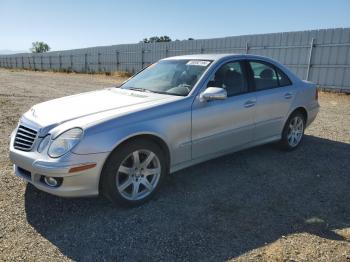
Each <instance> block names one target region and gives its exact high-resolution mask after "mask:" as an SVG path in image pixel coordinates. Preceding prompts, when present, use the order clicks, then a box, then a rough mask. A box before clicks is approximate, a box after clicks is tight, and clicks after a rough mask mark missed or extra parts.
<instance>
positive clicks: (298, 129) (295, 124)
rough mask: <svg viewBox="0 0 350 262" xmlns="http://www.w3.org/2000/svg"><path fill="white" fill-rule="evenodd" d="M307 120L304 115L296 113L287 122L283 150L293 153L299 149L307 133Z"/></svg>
mask: <svg viewBox="0 0 350 262" xmlns="http://www.w3.org/2000/svg"><path fill="white" fill-rule="evenodd" d="M305 122H306V119H305V117H304V115H303V114H302V113H301V112H299V111H296V112H294V113H293V114H292V115H291V116H290V117H289V118H288V120H287V122H286V124H285V126H284V128H283V132H282V139H281V141H280V145H281V146H282V148H283V149H285V150H288V151H291V150H294V149H295V148H297V147H298V146H299V145H300V143H301V141H302V139H303V137H304V131H305Z"/></svg>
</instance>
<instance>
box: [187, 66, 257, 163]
mask: <svg viewBox="0 0 350 262" xmlns="http://www.w3.org/2000/svg"><path fill="white" fill-rule="evenodd" d="M244 68H245V67H244V63H242V62H239V61H233V62H229V63H226V64H224V65H222V66H221V67H220V68H219V69H218V70H217V71H216V72H215V73H214V74H213V75H212V76H211V78H210V80H209V81H208V83H207V85H206V87H221V88H225V89H226V91H227V94H228V97H227V98H226V99H225V100H212V101H204V102H201V101H200V99H199V96H198V97H197V98H196V99H195V101H194V103H193V106H192V158H193V159H196V158H201V157H205V156H210V155H213V154H218V153H224V152H225V151H230V150H234V149H235V148H237V149H238V148H240V147H242V146H244V145H245V144H247V143H249V142H250V141H251V140H252V139H253V130H254V114H255V104H256V97H255V94H254V93H250V92H248V84H247V78H246V72H245V70H244ZM202 91H204V90H202Z"/></svg>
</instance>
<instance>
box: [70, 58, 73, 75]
mask: <svg viewBox="0 0 350 262" xmlns="http://www.w3.org/2000/svg"><path fill="white" fill-rule="evenodd" d="M69 59H70V70H71V71H73V55H70V56H69Z"/></svg>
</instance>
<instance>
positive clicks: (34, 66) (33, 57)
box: [32, 56, 36, 71]
mask: <svg viewBox="0 0 350 262" xmlns="http://www.w3.org/2000/svg"><path fill="white" fill-rule="evenodd" d="M32 59H33V69H34V71H35V70H36V65H35V56H32Z"/></svg>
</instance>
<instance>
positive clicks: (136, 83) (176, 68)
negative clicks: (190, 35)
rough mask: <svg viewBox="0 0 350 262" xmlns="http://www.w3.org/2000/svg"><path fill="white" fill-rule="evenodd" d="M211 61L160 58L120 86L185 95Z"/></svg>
mask: <svg viewBox="0 0 350 262" xmlns="http://www.w3.org/2000/svg"><path fill="white" fill-rule="evenodd" d="M211 62H212V61H209V60H189V59H179V60H161V61H159V62H157V63H155V64H153V65H151V66H149V67H148V68H146V69H145V70H143V71H141V72H140V73H138V74H137V75H136V76H134V77H133V78H131V79H130V80H129V81H127V82H125V83H124V84H123V85H122V86H121V88H123V89H131V90H138V91H143V92H152V93H161V94H169V95H179V96H187V95H188V94H189V93H190V92H191V90H192V88H193V87H194V85H195V84H196V83H197V82H198V80H199V78H200V77H201V76H202V75H203V73H204V71H205V70H206V69H207V68H208V66H209V65H210V63H211Z"/></svg>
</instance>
